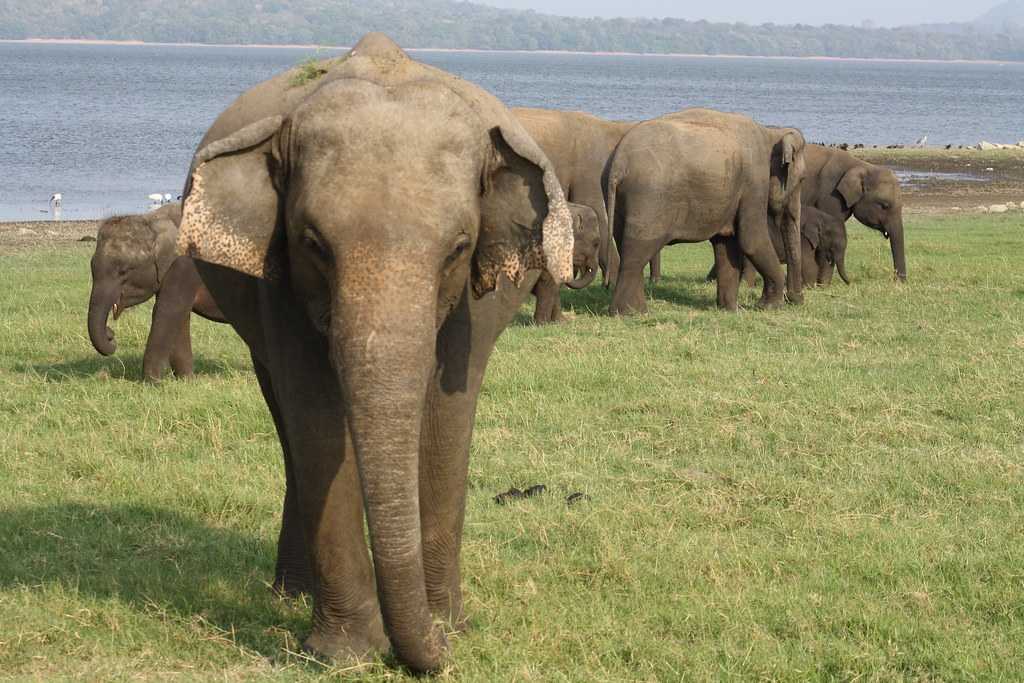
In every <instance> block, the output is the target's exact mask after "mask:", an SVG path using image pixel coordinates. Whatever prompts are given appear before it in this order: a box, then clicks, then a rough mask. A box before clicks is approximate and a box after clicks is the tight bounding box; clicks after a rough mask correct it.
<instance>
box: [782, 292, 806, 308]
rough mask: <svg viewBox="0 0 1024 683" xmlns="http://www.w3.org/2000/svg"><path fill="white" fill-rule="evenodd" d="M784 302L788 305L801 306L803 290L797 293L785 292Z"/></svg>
mask: <svg viewBox="0 0 1024 683" xmlns="http://www.w3.org/2000/svg"><path fill="white" fill-rule="evenodd" d="M786 303H787V304H789V305H790V306H802V305H803V303H804V294H803V292H801V293H799V294H787V295H786Z"/></svg>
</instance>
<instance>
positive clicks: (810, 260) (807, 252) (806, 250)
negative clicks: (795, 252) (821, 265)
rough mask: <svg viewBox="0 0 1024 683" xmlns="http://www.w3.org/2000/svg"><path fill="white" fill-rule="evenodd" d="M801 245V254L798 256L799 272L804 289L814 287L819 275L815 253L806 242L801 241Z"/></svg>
mask: <svg viewBox="0 0 1024 683" xmlns="http://www.w3.org/2000/svg"><path fill="white" fill-rule="evenodd" d="M801 244H802V246H801V249H802V252H803V253H802V254H801V256H800V272H801V273H802V275H803V281H804V287H814V285H815V283H817V282H818V276H819V274H820V271H819V269H818V261H817V252H816V251H815V249H814V247H812V246H811V245H810V244H808V243H807V241H806V240H801Z"/></svg>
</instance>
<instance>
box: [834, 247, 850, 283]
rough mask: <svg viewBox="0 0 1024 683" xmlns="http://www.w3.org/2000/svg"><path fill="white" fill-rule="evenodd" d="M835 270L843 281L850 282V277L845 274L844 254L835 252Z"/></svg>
mask: <svg viewBox="0 0 1024 683" xmlns="http://www.w3.org/2000/svg"><path fill="white" fill-rule="evenodd" d="M835 261H836V271H837V272H838V273H839V277H841V278H842V279H843V282H845V283H846V284H850V278H849V276H848V275H847V274H846V256H845V255H844V254H836V257H835Z"/></svg>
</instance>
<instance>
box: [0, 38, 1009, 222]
mask: <svg viewBox="0 0 1024 683" xmlns="http://www.w3.org/2000/svg"><path fill="white" fill-rule="evenodd" d="M313 54H317V55H318V56H322V57H325V56H330V55H332V54H336V52H332V51H327V50H325V51H321V52H319V53H315V52H314V51H313V50H310V49H306V48H294V49H293V48H287V49H285V48H282V49H275V48H266V49H263V48H224V47H167V46H94V45H27V44H18V43H0V130H3V132H4V136H3V137H4V144H3V145H0V220H12V219H34V218H38V219H48V218H50V215H49V214H48V213H47V210H48V199H49V197H50V195H51V194H53V193H54V192H60V193H61V194H62V195H63V198H64V202H63V216H64V218H66V219H70V218H96V217H102V216H105V215H110V214H111V213H114V212H125V211H139V210H144V209H145V208H146V206H147V204H148V203H149V202H148V200H147V199H146V196H147V195H149V194H150V193H154V192H161V193H164V192H169V193H172V194H174V195H175V196H176V195H177V194H178V193H179V192H180V188H181V186H182V183H183V178H184V174H185V172H186V171H187V169H188V164H189V161H190V159H191V156H192V153H193V152H194V150H195V146H196V144H198V142H199V139H200V138H201V137H202V135H203V133H204V132H205V131H206V128H207V127H208V126H209V125H210V123H211V122H212V121H213V119H214V118H215V117H216V116H217V114H219V113H220V112H221V111H222V110H223V109H224V108H225V107H226V106H227V105H228V104H229V103H230V102H231V101H232V100H233V99H234V98H235V96H237V95H238V93H240V92H242V91H243V90H245V89H246V88H248V87H249V86H251V85H253V84H255V83H257V82H259V81H261V80H263V79H265V78H267V77H269V76H271V75H273V74H275V73H278V72H280V71H282V70H284V69H286V68H288V67H290V66H293V65H295V64H296V63H298V62H300V61H302V60H304V59H306V58H307V57H309V56H311V55H313ZM415 56H416V58H417V59H420V60H422V61H425V62H427V63H429V64H433V65H435V66H438V67H441V68H443V69H446V70H448V71H450V72H452V73H455V74H458V75H460V76H462V77H464V78H466V79H468V80H471V81H473V82H475V83H477V84H479V85H481V86H483V87H484V88H486V89H488V90H490V91H491V92H493V93H494V94H495V95H497V96H498V97H499V98H501V99H502V100H503V101H505V102H506V103H507V104H509V105H513V106H536V107H550V108H560V109H580V110H584V111H590V112H592V113H594V114H598V115H600V116H605V117H608V118H616V119H644V118H650V117H653V116H658V115H660V114H663V113H666V112H669V111H674V110H678V109H681V108H684V107H691V106H704V107H712V108H715V109H722V110H726V111H737V112H743V113H746V114H749V115H751V116H753V117H754V118H756V119H758V120H759V121H762V122H764V123H773V124H785V125H792V126H798V127H799V128H801V129H802V130H803V131H804V134H805V135H806V136H807V138H808V140H812V141H829V142H862V143H866V144H888V143H912V142H914V141H915V140H917V139H918V138H920V137H921V136H923V135H928V136H929V143H930V144H947V143H956V144H967V143H976V142H978V141H979V140H982V139H986V140H991V141H993V142H1016V141H1017V140H1020V139H1022V138H1024V64H1007V65H998V64H924V63H869V62H836V61H807V60H796V59H791V60H790V59H785V60H764V59H744V58H740V59H736V58H685V57H640V56H635V57H634V56H598V55H560V54H513V53H450V52H429V51H427V52H424V51H417V52H416V53H415Z"/></svg>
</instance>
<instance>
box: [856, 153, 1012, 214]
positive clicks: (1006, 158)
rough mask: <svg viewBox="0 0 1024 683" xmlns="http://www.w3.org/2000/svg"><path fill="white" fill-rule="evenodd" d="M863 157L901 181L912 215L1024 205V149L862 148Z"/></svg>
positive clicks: (859, 155) (861, 155)
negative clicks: (996, 205) (1005, 205)
mask: <svg viewBox="0 0 1024 683" xmlns="http://www.w3.org/2000/svg"><path fill="white" fill-rule="evenodd" d="M853 154H855V155H857V156H858V157H860V158H862V159H864V160H866V161H870V162H871V163H874V164H882V165H885V166H888V167H889V168H891V169H892V170H893V171H895V172H896V175H897V176H899V178H900V183H901V186H902V188H903V196H904V204H905V206H906V209H907V211H908V212H910V213H925V214H929V213H931V214H938V213H951V212H955V210H956V209H960V210H962V211H975V210H976V209H977V207H979V206H991V205H993V204H1007V203H1010V202H1012V203H1014V204H1016V205H1017V210H1020V204H1021V202H1024V150H992V151H984V152H983V151H979V150H970V149H951V150H938V149H859V150H855V151H853Z"/></svg>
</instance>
